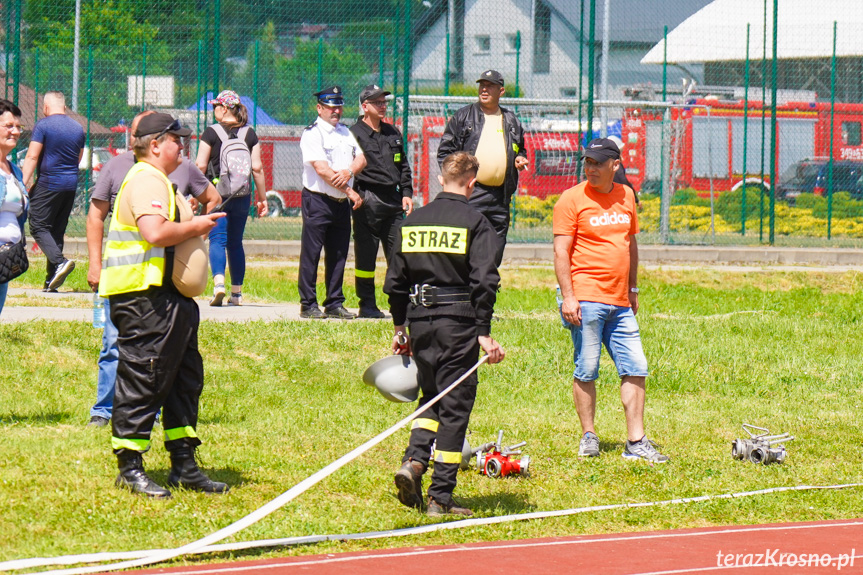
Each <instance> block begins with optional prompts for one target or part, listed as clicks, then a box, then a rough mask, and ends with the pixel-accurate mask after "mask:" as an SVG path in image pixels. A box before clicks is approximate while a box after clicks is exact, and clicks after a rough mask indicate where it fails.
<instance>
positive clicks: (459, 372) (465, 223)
mask: <svg viewBox="0 0 863 575" xmlns="http://www.w3.org/2000/svg"><path fill="white" fill-rule="evenodd" d="M478 169H479V163H478V162H477V159H476V158H475V157H474V156H472V155H470V154H468V153H467V152H456V153H455V154H452V155H450V156H448V157H447V158H446V159H445V160H444V161H443V165H442V166H441V173H442V175H441V176H440V181H441V184H442V186H443V191H442V192H441V193H439V194H438V195H437V197H436V198H435V200H434V201H433V202H432V203H430V204H429V205H428V206H425V207H423V208H420V209H418V210H417V211H415V212H414V213H413V214H411V215H410V216H408V217H407V218H406V219H405V221H404V223H403V224H402V226H401V228H400V229H399V231H398V233H397V234H396V244H395V247H394V249H393V253H392V256H391V259H390V267H389V269H388V270H387V278H386V283H385V284H384V292H386V293H387V294H388V295H389V301H390V312H391V313H392V314H393V324H394V325H395V333H396V336H395V337H394V338H393V351H394V352H395V353H397V354H402V355H404V354H412V355H413V357H414V360H415V361H416V365H417V372H418V379H419V385H420V389H421V390H422V397H421V398H420V405H424V404H425V403H427V402H428V401H430V400H431V399H432V398H434V397H435V396H436V395H437V394H438V393H440V392H441V391H442V390H443V389H445V388H446V387H448V386H449V385H451V384H452V383H453V382H454V381H455V380H457V379H458V378H459V377H461V376H463V375H464V374H465V373H467V372H468V371H469V370H470V369H471V368H472V367H473V366H474V364H475V363H476V361H477V359H478V356H479V351H480V348H482V349H483V350H484V351H485V352H486V353H487V354H488V361H489V363H497V362H499V361H502V360H503V358H504V351H503V349H502V348H501V347H500V344H498V343H497V342H496V341H495V340H494V339H492V337H491V335H490V331H491V316H492V312H493V311H494V302H495V298H496V294H497V288H498V285H499V283H500V275H498V272H497V266H496V265H495V262H494V254H495V247H496V245H497V237H496V235H495V232H494V229H492V227H491V224H489V222H488V220H487V219H486V218H485V217H483V215H482V214H480V213H479V212H477V211H476V210H475V209H474V208H473V207H471V206H470V205H468V199H469V198H470V195H471V192H473V188H474V185H475V184H476V173H477V170H478ZM406 320H410V337H409V338H407V339H406V341H405V340H402V337H403V334H404V333H405V323H406ZM400 340H401V341H400ZM476 388H477V375H476V372H474V373H473V374H471V376H470V377H468V378H467V379H465V381H463V382H462V383H461V384H460V385H458V386H457V387H455V388H454V389H453V390H452V391H450V392H449V394H447V395H446V396H445V397H443V398H442V399H441V400H440V401H439V402H437V403H436V404H434V405H433V406H432V407H430V408H429V410H428V411H426V412H424V413H423V414H422V417H420V418H417V419H415V420H414V421H413V425H412V427H411V438H410V445H409V446H408V448H407V450H406V451H405V455H404V458H403V459H402V466H401V468H400V469H399V470H398V472H397V473H396V476H395V483H396V486H397V487H398V498H399V501H400V502H401V503H403V504H404V505H407V506H408V507H415V508H417V509H422V506H423V495H422V475H423V473H425V471H426V469H427V468H428V463H429V453H430V449H431V445H432V443H433V442H434V441H435V440H437V443H436V445H435V467H434V473H433V475H432V482H431V486H430V487H429V491H428V496H429V500H428V514H429V515H430V516H433V517H437V516H440V515H445V514H457V515H472V511H471V510H470V509H467V508H466V507H463V506H460V505H458V504H457V503H456V502H455V501H454V500H453V497H452V492H453V490H454V489H455V486H456V474H457V472H458V468H459V464H460V463H461V457H462V455H461V451H462V446H463V444H464V437H465V432H466V431H467V424H468V420H469V419H470V412H471V410H472V409H473V403H474V400H475V399H476Z"/></svg>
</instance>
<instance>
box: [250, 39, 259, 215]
mask: <svg viewBox="0 0 863 575" xmlns="http://www.w3.org/2000/svg"><path fill="white" fill-rule="evenodd" d="M260 50H261V41H260V40H255V77H254V80H253V83H252V98H253V99H254V104H253V106H252V107H253V108H254V110H253V111H252V114H253V116H252V128H254V129H255V130H257V129H258V62H259V56H260ZM256 213H257V212H256Z"/></svg>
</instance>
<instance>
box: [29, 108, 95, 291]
mask: <svg viewBox="0 0 863 575" xmlns="http://www.w3.org/2000/svg"><path fill="white" fill-rule="evenodd" d="M42 101H43V106H42V113H43V114H44V115H45V117H44V118H42V119H41V120H39V121H38V122H36V125H35V126H34V127H33V135H32V136H31V140H30V147H29V148H27V156H26V157H25V158H24V184H25V185H26V186H28V187H29V186H30V184H31V183H32V180H33V176H34V174H35V173H37V172H38V174H39V175H38V176H37V177H36V183H35V185H34V186H33V187H32V188H31V189H30V233H32V234H33V239H34V240H36V243H37V244H39V247H40V248H41V249H42V252H43V253H44V254H45V258H46V259H47V262H48V263H47V269H46V274H45V286H44V291H57V288H59V287H60V286H61V285H63V282H64V281H66V278H67V277H68V276H69V274H70V273H72V270H73V269H75V262H73V261H72V260H69V259H66V258H65V257H64V256H63V236H64V234H65V233H66V226H67V225H68V223H69V214H71V213H72V205H73V204H74V202H75V190H76V188H77V187H78V165H79V164H80V163H81V156H82V155H83V153H84V128H82V127H81V124H79V123H78V122H76V121H75V120H73V119H72V118H70V117H69V116H67V115H66V97H65V96H64V95H63V93H62V92H46V93H45V96H44V97H43V100H42Z"/></svg>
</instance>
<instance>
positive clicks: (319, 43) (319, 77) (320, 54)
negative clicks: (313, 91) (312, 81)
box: [318, 37, 324, 92]
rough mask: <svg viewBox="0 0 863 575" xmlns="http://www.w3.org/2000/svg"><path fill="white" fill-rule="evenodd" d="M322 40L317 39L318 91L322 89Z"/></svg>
mask: <svg viewBox="0 0 863 575" xmlns="http://www.w3.org/2000/svg"><path fill="white" fill-rule="evenodd" d="M323 83H324V39H323V37H321V38H318V91H319V92H320V91H321V90H322V89H323V87H324V84H323Z"/></svg>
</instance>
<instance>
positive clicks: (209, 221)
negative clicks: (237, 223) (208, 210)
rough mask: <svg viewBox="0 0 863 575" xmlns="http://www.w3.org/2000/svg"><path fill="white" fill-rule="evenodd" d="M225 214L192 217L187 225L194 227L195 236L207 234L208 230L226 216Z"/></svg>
mask: <svg viewBox="0 0 863 575" xmlns="http://www.w3.org/2000/svg"><path fill="white" fill-rule="evenodd" d="M227 215H228V214H226V213H225V212H216V213H214V214H203V215H200V216H194V217H193V218H192V219H191V220H189V223H190V224H192V226H194V229H195V234H194V235H196V236H199V235H203V234H206V233H208V232H209V231H210V230H212V229H213V228H215V227H216V221H217V220H220V219H222V218H224V217H225V216H227Z"/></svg>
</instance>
